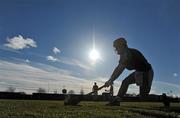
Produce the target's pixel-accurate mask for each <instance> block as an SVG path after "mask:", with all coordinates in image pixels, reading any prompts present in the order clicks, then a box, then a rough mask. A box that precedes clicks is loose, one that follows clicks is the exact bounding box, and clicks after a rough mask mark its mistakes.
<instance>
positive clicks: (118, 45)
mask: <svg viewBox="0 0 180 118" xmlns="http://www.w3.org/2000/svg"><path fill="white" fill-rule="evenodd" d="M113 47H114V48H115V50H116V51H117V54H119V55H121V54H123V53H124V51H125V49H126V48H127V41H126V40H125V39H124V38H118V39H116V40H115V41H114V42H113Z"/></svg>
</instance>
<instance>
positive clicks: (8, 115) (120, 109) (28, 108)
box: [0, 100, 180, 118]
mask: <svg viewBox="0 0 180 118" xmlns="http://www.w3.org/2000/svg"><path fill="white" fill-rule="evenodd" d="M105 104H106V102H81V103H80V106H64V105H63V101H45V100H0V118H156V117H158V118H163V117H164V118H169V117H172V118H173V117H174V118H177V117H179V118H180V104H179V103H173V104H171V108H169V109H166V108H164V107H163V104H162V103H140V102H136V103H134V102H123V103H121V106H116V107H111V106H105Z"/></svg>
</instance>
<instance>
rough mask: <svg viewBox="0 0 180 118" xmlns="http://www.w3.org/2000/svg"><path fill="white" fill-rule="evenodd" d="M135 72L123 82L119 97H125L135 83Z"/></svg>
mask: <svg viewBox="0 0 180 118" xmlns="http://www.w3.org/2000/svg"><path fill="white" fill-rule="evenodd" d="M134 74H135V72H133V73H132V74H130V75H129V76H128V77H126V78H125V79H124V80H123V81H122V84H121V87H120V89H119V92H118V95H117V96H119V97H123V96H124V95H125V94H126V92H127V90H128V86H129V85H130V84H133V83H135V78H134V77H135V76H134Z"/></svg>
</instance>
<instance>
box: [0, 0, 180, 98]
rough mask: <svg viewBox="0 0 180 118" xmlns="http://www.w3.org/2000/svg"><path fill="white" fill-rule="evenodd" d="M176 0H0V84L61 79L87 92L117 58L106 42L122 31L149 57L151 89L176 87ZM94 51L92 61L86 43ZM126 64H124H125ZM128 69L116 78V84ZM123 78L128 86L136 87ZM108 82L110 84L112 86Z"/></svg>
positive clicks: (26, 85)
mask: <svg viewBox="0 0 180 118" xmlns="http://www.w3.org/2000/svg"><path fill="white" fill-rule="evenodd" d="M179 5H180V1H179V0H137V1H134V0H76V1H75V0H38V1H36V0H26V1H24V0H13V1H10V0H1V1H0V65H1V66H0V89H1V91H3V90H6V89H7V87H8V86H14V87H16V88H17V89H16V90H17V91H26V92H27V93H31V92H34V91H35V89H37V88H38V87H43V88H46V89H47V85H48V84H47V83H49V85H50V87H49V89H50V91H54V90H55V89H57V90H58V91H59V92H60V91H61V89H62V88H63V87H65V88H67V89H73V90H75V91H76V92H77V93H78V92H79V91H80V89H84V91H86V92H88V91H90V90H91V87H92V85H93V82H94V81H97V82H98V84H99V85H102V84H103V82H105V81H106V80H108V78H109V77H110V76H111V73H112V71H113V69H114V68H115V67H116V65H117V64H118V60H119V56H117V55H116V54H115V52H114V49H113V47H112V43H113V41H114V40H115V39H116V38H118V37H125V38H126V39H127V42H128V45H129V47H132V48H136V49H139V50H140V51H141V52H142V53H143V54H144V56H145V57H146V58H147V60H148V61H149V63H151V64H152V66H153V69H154V72H155V75H154V82H153V87H152V90H151V93H157V94H161V93H162V92H166V93H168V92H169V91H171V90H172V91H173V94H175V95H179V96H180V93H178V91H180V86H179V85H180V78H179V74H180V61H179V60H180V55H179V52H178V51H179V50H180V46H179V44H180V12H179V11H180V7H179ZM93 40H94V42H95V48H96V50H98V51H99V53H100V57H101V58H100V59H98V60H97V61H96V62H94V64H92V60H90V59H89V53H90V51H91V50H92V48H93ZM131 72H132V71H131ZM131 72H129V71H127V70H126V71H125V72H124V73H123V74H122V75H121V76H120V77H119V79H118V80H117V81H116V84H115V88H116V89H117V90H118V87H119V86H120V84H121V81H122V80H123V79H124V77H126V76H127V75H128V74H129V73H131ZM135 88H136V89H137V87H136V86H131V87H130V89H129V90H128V91H129V92H138V90H136V89H135ZM117 90H116V91H117Z"/></svg>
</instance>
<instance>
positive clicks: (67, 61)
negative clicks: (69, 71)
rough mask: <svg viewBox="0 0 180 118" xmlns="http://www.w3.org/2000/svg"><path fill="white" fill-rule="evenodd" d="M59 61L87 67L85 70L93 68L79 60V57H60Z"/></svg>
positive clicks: (83, 67)
mask: <svg viewBox="0 0 180 118" xmlns="http://www.w3.org/2000/svg"><path fill="white" fill-rule="evenodd" d="M58 60H59V62H61V63H64V64H67V65H71V66H78V67H80V68H82V69H85V70H91V69H92V68H91V65H87V64H84V63H83V62H81V61H79V60H77V59H69V58H61V59H58Z"/></svg>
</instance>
